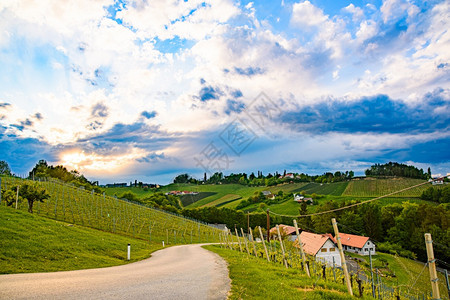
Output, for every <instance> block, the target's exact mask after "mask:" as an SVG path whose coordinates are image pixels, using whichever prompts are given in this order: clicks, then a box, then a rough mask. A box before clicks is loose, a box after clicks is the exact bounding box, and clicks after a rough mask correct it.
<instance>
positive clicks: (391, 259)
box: [346, 252, 448, 299]
mask: <svg viewBox="0 0 450 300" xmlns="http://www.w3.org/2000/svg"><path fill="white" fill-rule="evenodd" d="M346 255H349V256H352V257H357V258H358V259H362V260H364V261H365V263H364V266H365V271H366V274H367V275H368V278H370V273H369V270H370V269H369V266H370V264H369V257H368V256H360V255H358V254H353V253H349V252H346ZM381 260H384V261H386V262H387V267H383V265H384V263H383V262H382V261H381ZM372 262H373V266H374V267H373V268H374V269H375V268H379V270H380V272H381V274H382V276H381V280H382V281H383V283H386V284H387V285H389V286H391V287H395V286H397V284H398V285H399V286H400V287H401V288H402V290H409V288H410V287H411V286H412V285H413V284H414V286H413V288H412V289H411V292H413V293H419V294H420V295H421V294H422V293H424V292H428V294H429V293H430V291H431V284H430V273H429V271H428V267H427V268H425V269H424V264H422V263H420V262H417V261H414V260H411V259H407V258H404V257H398V256H394V255H391V254H387V253H381V252H377V255H374V256H372ZM394 274H395V275H394ZM438 277H439V290H440V294H441V298H443V299H448V295H447V287H446V285H445V277H444V276H443V274H442V273H439V272H438Z"/></svg>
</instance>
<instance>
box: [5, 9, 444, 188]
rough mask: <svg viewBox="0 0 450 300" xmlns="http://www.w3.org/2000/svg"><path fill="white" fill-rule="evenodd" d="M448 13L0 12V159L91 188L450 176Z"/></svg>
mask: <svg viewBox="0 0 450 300" xmlns="http://www.w3.org/2000/svg"><path fill="white" fill-rule="evenodd" d="M449 14H450V4H449V2H448V1H413V0H386V1H375V0H373V1H372V0H370V1H345V2H343V1H321V0H310V1H290V0H283V1H257V2H253V1H240V2H239V1H232V0H226V1H219V0H214V1H213V0H211V1H172V2H171V3H170V4H168V3H167V1H143V0H142V1H141V0H139V1H125V0H123V1H114V0H98V1H95V2H93V1H90V0H64V1H50V0H48V1H25V0H19V1H9V0H8V1H2V2H1V3H0V65H1V66H2V68H0V159H1V160H6V161H7V162H8V163H9V164H10V166H11V168H12V170H13V172H15V173H18V174H25V173H27V172H28V171H29V170H30V169H31V168H32V167H33V166H34V165H35V164H36V162H37V161H38V160H40V159H46V160H47V161H48V162H49V163H52V164H64V165H65V166H67V167H68V168H69V169H77V170H78V171H80V172H82V173H83V174H85V175H86V176H87V177H88V178H89V179H91V180H99V181H100V182H101V183H108V182H113V181H115V182H129V181H132V180H133V181H134V180H135V179H138V180H141V181H145V182H158V183H162V184H165V183H168V182H170V181H171V180H172V179H173V178H174V177H175V176H176V175H177V174H179V173H181V172H188V173H190V174H191V175H193V176H196V177H199V178H201V177H203V173H204V172H205V171H206V172H211V173H212V172H215V171H222V172H224V173H226V174H228V173H231V172H247V173H250V172H256V171H258V170H261V171H263V172H265V173H268V172H272V173H273V172H275V171H280V172H281V171H283V170H284V169H287V170H289V171H294V172H305V173H309V174H318V173H320V174H321V173H323V172H326V171H338V170H340V171H345V170H353V171H355V173H356V174H363V172H364V170H365V169H366V168H367V167H369V166H370V165H371V164H373V163H385V162H388V161H398V162H402V163H407V164H413V165H415V166H417V167H419V168H424V169H426V168H428V167H431V169H432V171H433V173H436V174H437V173H441V174H446V173H448V172H450V154H449V153H450V151H449V145H450V131H449V126H450V125H449V124H450V122H449V121H450V117H449V116H450V31H449V30H448V28H450V20H449V18H448V16H449Z"/></svg>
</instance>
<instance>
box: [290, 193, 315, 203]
mask: <svg viewBox="0 0 450 300" xmlns="http://www.w3.org/2000/svg"><path fill="white" fill-rule="evenodd" d="M294 201H295V202H298V203H302V202H306V203H308V204H310V205H312V204H313V202H314V200H313V198H305V196H303V195H298V194H295V195H294Z"/></svg>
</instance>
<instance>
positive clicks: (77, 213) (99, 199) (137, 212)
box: [2, 177, 220, 244]
mask: <svg viewBox="0 0 450 300" xmlns="http://www.w3.org/2000/svg"><path fill="white" fill-rule="evenodd" d="M27 182H29V181H28V180H22V179H19V178H12V177H9V178H2V186H3V187H6V186H8V187H11V186H15V185H22V184H25V183H27ZM36 184H39V185H41V186H42V187H43V188H45V189H46V190H47V192H48V193H49V195H50V198H48V199H46V200H45V202H43V203H39V202H38V203H36V204H35V205H34V212H35V214H37V215H40V216H43V217H47V218H51V219H55V220H59V221H63V222H69V223H72V224H77V225H81V226H84V227H90V228H95V229H99V230H102V231H107V232H112V233H116V234H120V235H127V236H131V237H135V238H140V239H143V240H148V239H149V238H150V234H151V238H152V239H154V240H155V241H156V240H158V241H162V240H165V241H166V244H174V243H176V244H186V243H190V242H191V241H192V242H195V243H196V242H213V241H218V240H219V233H220V230H218V229H216V228H212V227H210V226H206V225H205V224H203V223H198V222H195V221H192V220H190V219H186V218H183V217H180V216H177V215H173V214H169V213H166V212H163V211H159V210H156V209H152V208H149V207H145V206H141V205H136V204H132V203H129V202H126V201H122V200H119V199H116V198H113V197H109V196H106V195H99V194H95V193H90V192H88V191H86V190H83V189H79V188H76V187H75V186H72V185H67V184H61V183H60V182H57V181H42V182H37V183H36ZM4 203H5V202H3V203H2V205H4ZM19 209H20V210H24V211H26V210H27V209H28V204H27V202H26V201H19Z"/></svg>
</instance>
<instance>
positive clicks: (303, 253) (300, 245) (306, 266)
mask: <svg viewBox="0 0 450 300" xmlns="http://www.w3.org/2000/svg"><path fill="white" fill-rule="evenodd" d="M294 226H295V234H297V241H298V247H299V248H300V255H301V256H302V261H303V265H304V266H305V270H306V274H307V275H308V277H311V274H310V273H309V267H308V264H307V263H306V255H305V252H304V251H303V244H302V240H301V238H300V233H299V231H298V226H297V220H294Z"/></svg>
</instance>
